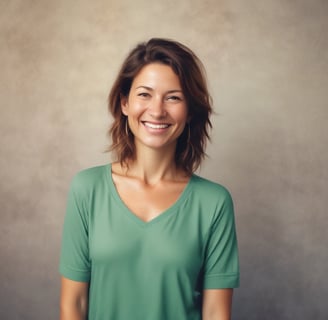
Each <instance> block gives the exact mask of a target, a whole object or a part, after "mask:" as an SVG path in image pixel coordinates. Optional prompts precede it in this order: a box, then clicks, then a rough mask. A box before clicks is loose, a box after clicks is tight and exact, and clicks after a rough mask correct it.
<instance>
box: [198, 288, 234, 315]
mask: <svg viewBox="0 0 328 320" xmlns="http://www.w3.org/2000/svg"><path fill="white" fill-rule="evenodd" d="M232 293H233V289H206V290H204V292H203V308H202V309H203V311H202V319H203V320H230V319H231V304H232Z"/></svg>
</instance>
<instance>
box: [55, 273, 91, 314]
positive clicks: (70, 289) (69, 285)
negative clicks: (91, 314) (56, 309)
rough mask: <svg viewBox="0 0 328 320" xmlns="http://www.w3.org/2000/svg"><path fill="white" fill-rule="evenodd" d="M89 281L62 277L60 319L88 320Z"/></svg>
mask: <svg viewBox="0 0 328 320" xmlns="http://www.w3.org/2000/svg"><path fill="white" fill-rule="evenodd" d="M88 291H89V283H88V282H78V281H72V280H69V279H67V278H64V277H62V278H61V292H60V320H86V319H87V316H88Z"/></svg>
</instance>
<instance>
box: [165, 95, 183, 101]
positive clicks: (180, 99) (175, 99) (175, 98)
mask: <svg viewBox="0 0 328 320" xmlns="http://www.w3.org/2000/svg"><path fill="white" fill-rule="evenodd" d="M167 100H171V101H182V98H181V97H179V96H169V97H167Z"/></svg>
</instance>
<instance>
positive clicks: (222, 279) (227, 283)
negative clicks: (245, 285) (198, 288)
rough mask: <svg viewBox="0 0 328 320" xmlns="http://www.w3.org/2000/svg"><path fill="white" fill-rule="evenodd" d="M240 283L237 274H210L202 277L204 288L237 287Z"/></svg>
mask: <svg viewBox="0 0 328 320" xmlns="http://www.w3.org/2000/svg"><path fill="white" fill-rule="evenodd" d="M239 285H240V280H239V274H238V273H236V274H228V275H222V274H217V275H212V276H207V277H205V278H204V289H227V288H238V287H239Z"/></svg>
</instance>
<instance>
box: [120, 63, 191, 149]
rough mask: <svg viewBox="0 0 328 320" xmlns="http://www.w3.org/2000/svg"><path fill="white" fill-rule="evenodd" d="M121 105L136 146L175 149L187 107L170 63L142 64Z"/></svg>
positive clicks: (186, 114)
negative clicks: (168, 64) (143, 65)
mask: <svg viewBox="0 0 328 320" xmlns="http://www.w3.org/2000/svg"><path fill="white" fill-rule="evenodd" d="M121 107H122V112H123V114H124V115H126V116H127V117H128V123H129V127H130V130H131V131H132V133H133V135H134V137H135V145H136V147H137V148H140V147H146V148H155V149H161V148H172V149H174V150H175V146H176V142H177V139H178V137H179V136H180V135H181V133H182V131H183V129H184V127H185V125H186V122H187V117H188V108H187V103H186V100H185V97H184V95H183V92H182V88H181V84H180V80H179V77H178V76H177V75H176V74H175V73H174V72H173V70H172V68H171V67H170V66H167V65H164V64H160V63H151V64H148V65H146V66H145V67H143V68H142V69H141V70H140V72H139V73H138V74H137V75H136V77H135V78H134V80H133V82H132V86H131V89H130V92H129V96H128V97H127V98H123V99H122V105H121Z"/></svg>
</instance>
